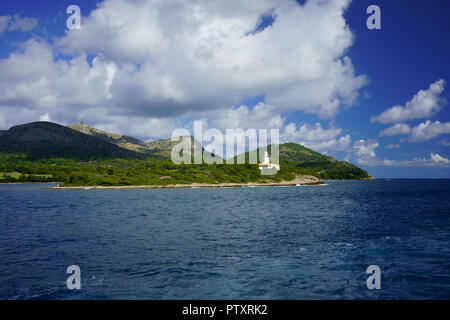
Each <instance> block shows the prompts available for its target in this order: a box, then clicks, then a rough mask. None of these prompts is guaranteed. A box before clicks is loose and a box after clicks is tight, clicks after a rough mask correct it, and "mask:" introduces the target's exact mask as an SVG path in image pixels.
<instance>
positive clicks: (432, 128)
mask: <svg viewBox="0 0 450 320" xmlns="http://www.w3.org/2000/svg"><path fill="white" fill-rule="evenodd" d="M449 133H450V122H444V123H441V122H439V121H434V122H431V121H430V120H427V121H425V122H422V123H420V124H419V125H417V126H415V127H414V128H412V129H411V135H410V136H409V137H408V138H407V140H408V141H410V142H423V141H428V140H430V139H432V138H434V137H437V136H439V135H442V134H449Z"/></svg>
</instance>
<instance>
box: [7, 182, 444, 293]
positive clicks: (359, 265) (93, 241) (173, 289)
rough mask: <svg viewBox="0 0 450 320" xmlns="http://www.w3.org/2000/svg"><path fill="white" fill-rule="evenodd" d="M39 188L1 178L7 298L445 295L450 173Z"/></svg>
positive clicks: (40, 186)
mask: <svg viewBox="0 0 450 320" xmlns="http://www.w3.org/2000/svg"><path fill="white" fill-rule="evenodd" d="M42 187H44V186H43V185H0V221H1V223H0V298H2V299H450V249H449V248H450V246H449V244H450V241H449V240H450V180H394V179H393V180H375V181H327V185H324V186H309V187H256V188H210V189H201V188H197V189H163V190H154V189H153V190H152V189H148V190H42V189H41V188H42ZM69 265H78V266H79V267H80V268H81V286H82V287H81V290H69V289H67V286H66V280H67V277H68V276H69V275H68V274H66V268H67V267H68V266H69ZM369 265H378V266H379V267H380V269H381V289H379V290H376V289H374V290H369V289H368V288H367V286H366V279H367V278H368V277H369V276H370V275H369V274H367V273H366V269H367V267H368V266H369Z"/></svg>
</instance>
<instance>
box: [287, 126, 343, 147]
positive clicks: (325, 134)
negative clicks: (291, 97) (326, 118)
mask: <svg viewBox="0 0 450 320" xmlns="http://www.w3.org/2000/svg"><path fill="white" fill-rule="evenodd" d="M280 140H281V141H282V142H295V143H299V144H301V145H303V146H305V147H307V148H310V149H312V150H314V151H317V152H322V153H325V154H329V153H332V152H337V151H344V152H350V151H351V146H350V143H351V139H350V136H349V135H348V134H346V135H343V134H342V129H340V128H336V127H334V125H333V124H331V125H330V127H329V128H328V129H325V128H322V126H321V125H320V123H316V124H315V125H314V126H312V125H310V124H308V123H305V124H302V125H301V126H299V127H298V129H297V126H296V125H295V124H294V123H289V124H288V125H286V126H285V127H284V128H283V130H282V132H281V133H280Z"/></svg>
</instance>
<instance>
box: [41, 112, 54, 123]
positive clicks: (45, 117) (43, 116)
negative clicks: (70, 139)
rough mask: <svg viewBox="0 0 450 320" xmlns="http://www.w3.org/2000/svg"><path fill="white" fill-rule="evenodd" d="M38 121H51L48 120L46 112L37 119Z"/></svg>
mask: <svg viewBox="0 0 450 320" xmlns="http://www.w3.org/2000/svg"><path fill="white" fill-rule="evenodd" d="M39 121H52V120H51V119H50V115H49V114H48V112H47V113H45V114H43V115H41V116H40V117H39Z"/></svg>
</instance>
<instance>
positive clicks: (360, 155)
mask: <svg viewBox="0 0 450 320" xmlns="http://www.w3.org/2000/svg"><path fill="white" fill-rule="evenodd" d="M379 145H380V144H379V143H378V141H377V140H374V139H369V140H364V139H360V140H357V141H355V143H354V144H353V153H354V157H355V158H356V162H357V163H358V164H367V163H370V162H371V161H373V160H374V159H376V153H375V149H376V148H378V146H379Z"/></svg>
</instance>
